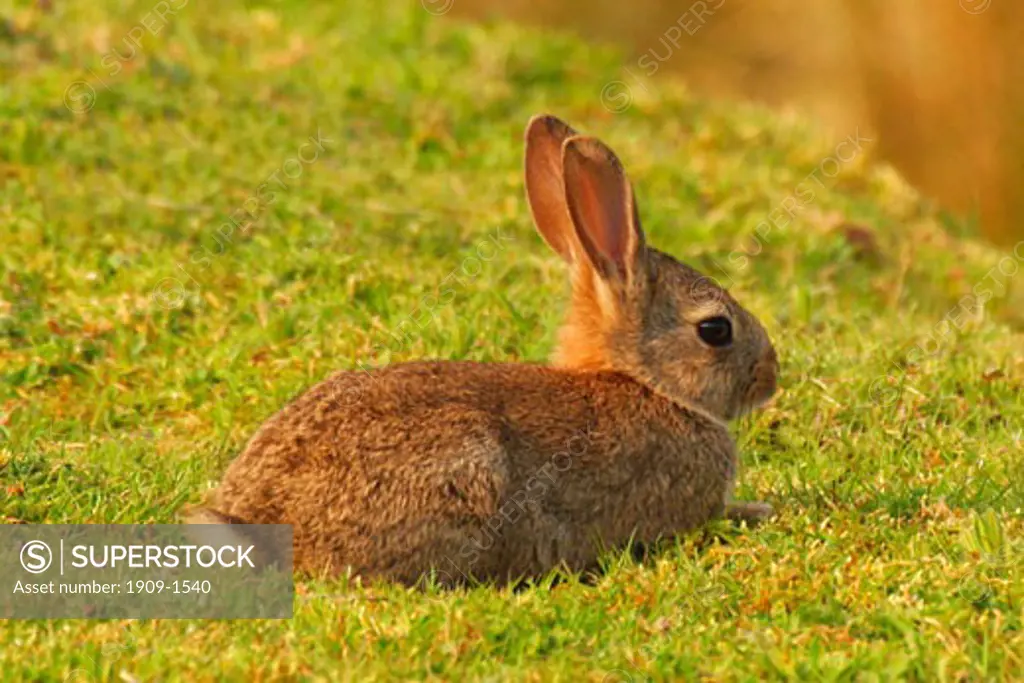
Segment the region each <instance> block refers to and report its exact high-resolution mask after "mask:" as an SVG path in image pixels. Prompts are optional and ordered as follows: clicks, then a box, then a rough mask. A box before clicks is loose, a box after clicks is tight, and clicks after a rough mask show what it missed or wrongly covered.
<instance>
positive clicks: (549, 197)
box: [526, 115, 576, 263]
mask: <svg viewBox="0 0 1024 683" xmlns="http://www.w3.org/2000/svg"><path fill="white" fill-rule="evenodd" d="M573 135H576V131H574V130H573V129H572V128H570V127H569V126H568V125H567V124H566V123H565V122H564V121H562V120H561V119H557V118H555V117H554V116H547V115H539V116H534V117H533V118H532V119H530V123H529V124H527V126H526V196H527V199H528V200H529V202H530V211H531V213H533V222H534V224H535V225H536V226H537V232H539V233H540V234H541V237H543V238H544V241H545V242H547V243H548V246H550V247H551V248H552V249H554V250H555V251H556V252H557V253H558V255H559V256H561V257H562V259H564V260H565V261H567V262H569V263H572V260H573V250H574V246H575V237H574V230H573V226H572V220H571V219H570V218H569V209H568V207H567V206H566V204H565V183H564V182H563V181H562V144H563V143H564V142H565V141H566V140H567V139H568V138H570V137H572V136H573Z"/></svg>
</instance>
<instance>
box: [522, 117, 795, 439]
mask: <svg viewBox="0 0 1024 683" xmlns="http://www.w3.org/2000/svg"><path fill="white" fill-rule="evenodd" d="M526 191H527V197H528V198H529V202H530V209H531V211H532V212H533V219H534V222H535V223H536V225H537V230H538V231H539V232H540V234H541V236H542V237H543V238H544V240H545V241H546V242H547V243H548V245H549V246H550V247H551V248H552V249H553V250H554V251H555V252H557V253H558V254H559V256H561V257H562V259H563V260H564V261H566V262H567V263H568V264H569V267H570V270H571V274H572V290H573V296H572V305H571V307H570V311H569V316H568V319H567V321H566V323H565V326H564V327H563V328H562V331H561V335H560V343H559V348H558V350H557V352H556V354H555V358H554V361H555V363H556V364H557V365H561V366H563V367H572V368H579V369H590V370H613V371H616V372H621V373H623V374H626V375H628V376H630V377H632V378H633V379H635V380H637V381H638V382H641V383H643V384H645V385H647V386H649V387H651V388H652V389H654V390H655V391H658V392H659V393H661V394H663V395H665V396H667V397H668V398H670V399H673V400H676V401H679V402H682V403H688V404H693V403H696V404H699V405H700V406H701V407H702V408H703V409H704V410H706V411H707V412H709V413H711V414H712V415H714V416H716V417H718V418H719V419H723V420H730V419H733V418H735V417H737V416H738V415H741V414H742V413H744V412H746V411H748V410H751V409H753V408H755V407H757V406H759V405H761V404H762V403H764V402H765V401H767V400H768V399H769V398H770V397H771V396H772V394H774V393H775V388H776V375H777V374H778V360H777V357H776V354H775V349H774V348H773V347H772V344H771V341H770V340H769V338H768V334H767V333H766V332H765V330H764V328H763V327H762V326H761V324H760V323H759V322H758V321H757V319H756V318H755V317H754V316H753V315H751V314H750V313H749V312H747V311H746V310H745V309H744V308H743V307H741V306H740V305H739V304H738V303H737V302H736V300H735V299H733V298H732V297H731V296H730V295H729V293H728V292H726V291H725V290H724V289H722V288H720V287H719V286H718V285H717V284H715V283H714V282H713V281H712V280H711V279H710V278H708V277H706V276H704V275H702V274H701V273H699V272H697V271H696V270H694V269H692V268H690V267H689V266H686V265H684V264H682V263H679V262H678V261H676V260H675V259H674V258H672V257H671V256H669V255H667V254H665V253H662V252H660V251H658V250H656V249H653V248H651V247H648V246H647V245H646V242H645V239H644V233H643V231H642V230H641V228H640V218H639V215H638V212H637V206H636V201H635V199H634V196H633V189H632V186H631V185H630V182H629V179H628V178H627V177H626V173H625V171H623V169H622V165H621V164H620V162H619V160H618V158H617V157H616V156H615V153H614V152H612V150H611V149H609V148H608V147H607V146H606V145H604V144H603V143H602V142H601V141H600V140H597V139H596V138H591V137H584V136H580V135H578V134H577V133H576V132H575V131H574V130H572V129H571V128H569V126H567V125H566V124H565V123H563V122H562V121H560V120H559V119H557V118H555V117H553V116H536V117H534V118H533V119H532V120H531V121H530V124H529V126H528V127H527V130H526Z"/></svg>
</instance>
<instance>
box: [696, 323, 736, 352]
mask: <svg viewBox="0 0 1024 683" xmlns="http://www.w3.org/2000/svg"><path fill="white" fill-rule="evenodd" d="M697 334H699V335H700V338H701V339H702V340H704V343H705V344H707V345H708V346H715V347H720V346H728V345H729V344H731V343H732V323H731V322H729V319H728V318H725V317H722V316H716V317H714V318H708V319H707V320H701V321H700V322H699V323H698V324H697Z"/></svg>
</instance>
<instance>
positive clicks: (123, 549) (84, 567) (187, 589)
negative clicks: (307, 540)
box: [0, 524, 295, 619]
mask: <svg viewBox="0 0 1024 683" xmlns="http://www.w3.org/2000/svg"><path fill="white" fill-rule="evenodd" d="M294 594H295V584H294V579H293V576H292V528H291V526H288V525H256V524H230V525H224V524H194V525H173V524H153V525H142V524H109V525H102V524H74V525H71V524H69V525H62V524H12V525H3V526H0V619H59V618H69V619H290V618H291V616H292V603H293V598H294Z"/></svg>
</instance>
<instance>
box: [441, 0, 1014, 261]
mask: <svg viewBox="0 0 1024 683" xmlns="http://www.w3.org/2000/svg"><path fill="white" fill-rule="evenodd" d="M422 1H423V4H424V7H425V8H427V10H428V11H431V12H433V13H436V14H442V13H444V14H450V16H453V17H460V18H462V19H469V20H488V19H497V18H506V19H508V18H511V19H514V20H517V21H520V22H524V23H530V24H536V25H542V26H548V27H552V28H556V29H562V30H570V31H573V32H576V33H578V34H580V35H582V36H584V37H586V38H588V39H592V40H598V41H607V42H614V43H618V44H621V45H625V46H627V47H628V48H629V49H630V50H632V52H633V53H634V57H635V58H634V60H633V61H632V62H631V63H629V64H626V65H625V66H626V69H627V73H628V74H629V75H630V76H633V75H635V76H636V77H638V78H640V77H644V78H646V77H652V78H654V79H662V78H673V77H678V76H682V77H684V78H685V80H686V81H687V82H688V83H689V84H690V85H691V86H692V87H693V88H694V89H696V90H698V91H700V92H702V93H705V94H710V95H714V96H721V97H730V98H741V99H752V100H757V101H761V102H766V103H768V104H771V105H774V106H780V107H782V106H793V105H795V106H797V107H800V108H802V109H805V110H809V111H811V112H812V113H814V114H815V115H817V116H818V117H819V118H820V119H822V120H823V121H824V122H825V123H826V124H827V125H829V126H831V127H834V129H835V131H836V134H837V136H839V137H844V136H845V135H847V134H849V133H851V132H853V131H854V130H856V129H858V128H859V129H860V130H861V131H862V133H863V134H865V135H869V136H870V137H872V139H873V140H874V141H875V152H876V153H877V154H878V155H879V156H880V157H881V158H883V159H885V160H886V161H888V162H890V163H891V164H893V166H895V167H896V168H897V169H898V170H899V171H900V172H901V173H902V174H903V175H904V177H905V178H906V179H907V180H908V181H909V182H911V183H912V184H913V185H915V186H916V187H917V188H918V189H919V190H920V191H921V192H922V193H924V194H925V195H928V196H930V197H932V198H933V199H934V200H936V201H937V202H939V203H940V204H941V205H942V206H943V207H945V208H947V209H949V210H950V211H952V212H955V213H956V214H958V215H960V216H963V217H967V218H971V219H976V220H977V221H978V223H979V225H980V230H981V232H982V233H983V234H984V235H985V236H986V237H987V238H989V239H990V240H992V241H994V242H996V243H1000V244H1013V243H1014V242H1015V241H1016V240H1018V239H1020V238H1021V237H1024V227H1022V226H1024V193H1022V192H1021V191H1020V189H1021V188H1022V187H1024V126H1022V124H1024V89H1022V88H1021V87H1020V84H1022V83H1024V3H1020V2H1014V1H1011V0H901V1H900V2H888V1H883V0H816V1H815V2H805V1H804V0H696V1H694V0H682V1H679V0H674V1H673V0H633V2H629V3H624V2H613V1H611V0H596V1H595V0H586V1H584V0H552V1H549V2H536V1H535V0H422ZM615 97H616V98H620V97H623V94H621V93H617V94H615Z"/></svg>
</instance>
